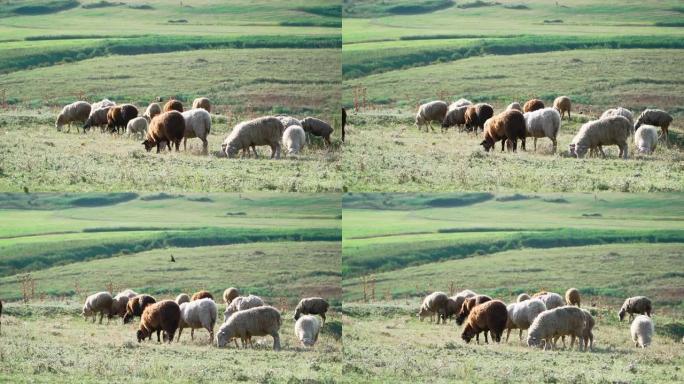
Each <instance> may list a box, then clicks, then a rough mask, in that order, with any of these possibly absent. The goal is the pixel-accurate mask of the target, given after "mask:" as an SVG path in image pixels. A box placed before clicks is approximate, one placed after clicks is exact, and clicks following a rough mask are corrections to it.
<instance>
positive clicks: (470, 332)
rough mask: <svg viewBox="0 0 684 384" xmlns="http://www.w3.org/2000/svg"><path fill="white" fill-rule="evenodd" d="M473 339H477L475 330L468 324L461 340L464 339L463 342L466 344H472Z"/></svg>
mask: <svg viewBox="0 0 684 384" xmlns="http://www.w3.org/2000/svg"><path fill="white" fill-rule="evenodd" d="M473 337H475V330H474V329H473V328H472V327H471V326H470V324H468V325H466V326H465V328H463V332H462V333H461V339H463V341H465V342H466V343H470V340H472V339H473Z"/></svg>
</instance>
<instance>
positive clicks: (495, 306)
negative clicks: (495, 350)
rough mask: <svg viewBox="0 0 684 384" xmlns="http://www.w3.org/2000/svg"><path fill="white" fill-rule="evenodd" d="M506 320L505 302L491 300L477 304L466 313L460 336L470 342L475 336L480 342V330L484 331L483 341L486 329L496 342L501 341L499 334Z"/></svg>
mask: <svg viewBox="0 0 684 384" xmlns="http://www.w3.org/2000/svg"><path fill="white" fill-rule="evenodd" d="M507 321H508V310H507V309H506V304H504V303H503V301H501V300H491V301H487V302H486V303H484V304H480V305H477V306H476V307H475V308H473V310H472V311H471V312H470V315H468V322H467V323H466V325H465V327H463V332H462V333H461V338H462V339H463V340H464V341H465V342H466V343H470V340H472V338H473V336H475V338H476V340H477V343H478V344H480V332H484V333H485V343H488V340H487V331H489V332H491V333H492V338H493V339H494V341H496V342H497V343H498V342H500V341H501V335H503V331H504V329H505V328H506V322H507Z"/></svg>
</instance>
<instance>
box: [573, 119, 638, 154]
mask: <svg viewBox="0 0 684 384" xmlns="http://www.w3.org/2000/svg"><path fill="white" fill-rule="evenodd" d="M633 131H634V127H633V126H632V124H630V122H629V120H627V119H626V118H624V117H622V116H613V117H607V118H604V119H600V120H594V121H590V122H588V123H585V124H583V125H582V127H581V128H580V130H579V132H577V134H576V135H575V137H574V138H573V139H572V142H571V143H570V145H569V149H570V154H571V155H572V156H576V157H577V158H582V157H584V156H585V155H586V154H587V151H589V150H590V149H592V150H593V149H598V150H599V152H601V154H602V155H603V156H604V157H605V155H606V154H605V153H604V152H603V148H602V146H604V145H617V146H618V148H620V154H619V156H620V157H622V158H623V159H626V158H627V149H628V147H627V139H628V138H629V136H630V135H631V134H632V133H633Z"/></svg>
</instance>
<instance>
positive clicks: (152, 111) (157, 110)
mask: <svg viewBox="0 0 684 384" xmlns="http://www.w3.org/2000/svg"><path fill="white" fill-rule="evenodd" d="M161 113H162V109H161V106H160V105H159V103H150V105H148V106H147V109H145V113H143V117H145V118H147V122H148V123H149V122H150V121H152V119H154V117H155V116H157V115H159V114H161Z"/></svg>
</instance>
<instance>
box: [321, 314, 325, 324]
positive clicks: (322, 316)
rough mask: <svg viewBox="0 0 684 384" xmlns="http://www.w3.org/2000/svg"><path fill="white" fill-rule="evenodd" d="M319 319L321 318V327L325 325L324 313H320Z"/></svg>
mask: <svg viewBox="0 0 684 384" xmlns="http://www.w3.org/2000/svg"><path fill="white" fill-rule="evenodd" d="M321 318H323V324H321V327H322V326H324V325H325V313H321Z"/></svg>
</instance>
